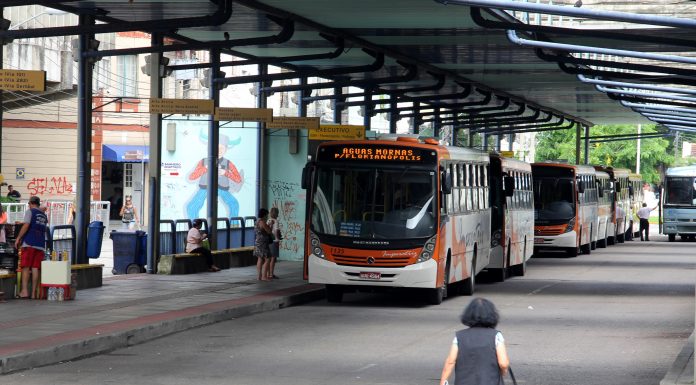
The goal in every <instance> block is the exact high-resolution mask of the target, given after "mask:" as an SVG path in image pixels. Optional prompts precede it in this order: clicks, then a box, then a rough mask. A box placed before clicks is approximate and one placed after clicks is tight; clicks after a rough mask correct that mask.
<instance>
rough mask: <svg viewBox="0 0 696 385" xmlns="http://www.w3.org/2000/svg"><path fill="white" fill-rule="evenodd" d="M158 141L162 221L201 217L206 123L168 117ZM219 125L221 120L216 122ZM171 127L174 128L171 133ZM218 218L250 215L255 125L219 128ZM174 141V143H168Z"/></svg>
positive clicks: (204, 196)
mask: <svg viewBox="0 0 696 385" xmlns="http://www.w3.org/2000/svg"><path fill="white" fill-rule="evenodd" d="M166 122H167V123H166V124H164V126H165V127H166V130H167V131H168V132H167V134H166V135H163V140H162V194H161V195H162V206H161V208H160V210H161V218H162V219H173V220H176V219H195V218H205V217H206V216H207V215H206V210H207V202H208V198H207V196H208V182H207V176H208V172H209V169H210V167H209V165H208V159H207V157H208V122H207V121H192V120H168V121H166ZM221 123H224V122H221ZM171 130H174V131H175V132H174V133H173V132H171ZM219 135H220V138H219V147H218V151H219V158H218V162H217V165H215V166H216V167H215V169H216V172H217V173H218V204H217V208H218V211H217V216H218V217H226V218H230V217H238V216H241V217H244V216H255V215H256V213H255V212H254V208H255V207H256V186H258V181H257V179H258V176H257V173H256V158H257V147H258V146H257V142H258V140H257V129H256V128H239V127H221V128H220V130H219ZM172 140H174V142H175V143H170V142H171V141H172Z"/></svg>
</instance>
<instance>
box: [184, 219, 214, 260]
mask: <svg viewBox="0 0 696 385" xmlns="http://www.w3.org/2000/svg"><path fill="white" fill-rule="evenodd" d="M202 225H203V221H202V220H200V219H194V220H193V227H191V229H190V230H189V232H188V235H187V236H186V252H187V253H191V254H201V255H203V256H204V257H205V263H206V264H207V265H208V271H220V268H219V267H217V266H215V264H213V254H212V253H211V252H210V250H209V249H207V248H206V247H204V246H203V241H204V240H206V239H208V236H207V235H205V234H203V233H201V226H202Z"/></svg>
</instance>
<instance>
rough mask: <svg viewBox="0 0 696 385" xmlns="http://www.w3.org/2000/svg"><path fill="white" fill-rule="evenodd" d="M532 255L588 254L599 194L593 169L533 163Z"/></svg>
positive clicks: (579, 166)
mask: <svg viewBox="0 0 696 385" xmlns="http://www.w3.org/2000/svg"><path fill="white" fill-rule="evenodd" d="M532 178H533V181H534V254H535V255H536V253H537V251H538V250H547V249H548V250H565V252H566V253H567V255H568V256H569V257H575V256H577V255H578V253H579V252H581V251H582V252H583V253H585V254H589V253H590V250H591V242H592V239H593V238H594V239H596V236H595V235H594V232H596V231H597V229H596V228H595V226H596V224H595V222H596V218H597V198H598V196H599V195H598V190H597V184H596V180H595V178H596V177H595V169H594V167H592V166H581V165H570V164H561V163H533V164H532Z"/></svg>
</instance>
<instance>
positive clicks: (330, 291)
mask: <svg viewBox="0 0 696 385" xmlns="http://www.w3.org/2000/svg"><path fill="white" fill-rule="evenodd" d="M326 300H327V301H329V302H331V303H341V302H343V288H342V287H341V286H339V285H326Z"/></svg>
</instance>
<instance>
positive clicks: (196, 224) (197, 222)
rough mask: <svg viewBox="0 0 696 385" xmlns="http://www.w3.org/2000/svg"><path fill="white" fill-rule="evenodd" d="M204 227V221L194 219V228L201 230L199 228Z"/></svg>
mask: <svg viewBox="0 0 696 385" xmlns="http://www.w3.org/2000/svg"><path fill="white" fill-rule="evenodd" d="M202 225H203V221H202V220H200V219H194V220H193V227H195V228H199V227H201V226H202Z"/></svg>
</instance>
